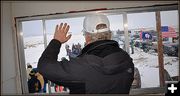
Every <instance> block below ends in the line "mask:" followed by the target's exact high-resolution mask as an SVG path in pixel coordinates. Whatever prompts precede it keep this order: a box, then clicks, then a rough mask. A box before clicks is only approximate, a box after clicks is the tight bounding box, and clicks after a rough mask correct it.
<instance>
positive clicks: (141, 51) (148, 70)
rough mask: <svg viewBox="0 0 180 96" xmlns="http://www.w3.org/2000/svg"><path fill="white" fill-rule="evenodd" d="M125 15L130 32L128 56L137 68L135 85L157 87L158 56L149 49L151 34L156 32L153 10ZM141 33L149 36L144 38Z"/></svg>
mask: <svg viewBox="0 0 180 96" xmlns="http://www.w3.org/2000/svg"><path fill="white" fill-rule="evenodd" d="M127 17H128V29H129V31H130V32H131V33H130V40H129V41H130V47H129V48H130V56H131V57H132V58H133V62H134V65H135V67H136V68H137V70H136V71H138V70H139V74H137V77H138V78H139V79H138V78H137V84H136V86H139V88H147V87H159V86H160V85H159V84H160V83H159V68H158V56H157V53H156V52H154V51H153V50H151V49H150V47H151V43H152V41H151V40H152V34H156V20H155V19H156V18H155V12H146V13H132V14H128V15H127ZM152 32H154V33H152ZM143 33H147V35H151V37H149V38H147V39H146V38H144V37H145V36H144V35H143ZM138 75H140V76H138ZM138 84H139V85H138ZM134 86H135V84H134Z"/></svg>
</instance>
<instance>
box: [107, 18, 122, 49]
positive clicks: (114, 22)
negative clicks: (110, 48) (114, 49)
mask: <svg viewBox="0 0 180 96" xmlns="http://www.w3.org/2000/svg"><path fill="white" fill-rule="evenodd" d="M107 17H108V19H109V22H110V29H111V31H112V39H113V40H115V41H117V42H118V43H119V47H120V48H122V49H124V50H125V43H124V42H125V36H124V27H123V16H122V15H108V16H107Z"/></svg>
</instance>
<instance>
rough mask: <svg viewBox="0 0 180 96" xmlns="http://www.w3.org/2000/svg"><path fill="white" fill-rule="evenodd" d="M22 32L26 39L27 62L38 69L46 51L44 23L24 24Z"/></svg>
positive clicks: (37, 21)
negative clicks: (40, 59) (39, 61)
mask: <svg viewBox="0 0 180 96" xmlns="http://www.w3.org/2000/svg"><path fill="white" fill-rule="evenodd" d="M22 32H23V39H24V51H25V62H26V64H31V65H32V67H33V68H36V67H37V63H38V60H39V58H40V56H41V54H42V52H43V51H44V41H43V27H42V21H41V20H36V21H25V22H22Z"/></svg>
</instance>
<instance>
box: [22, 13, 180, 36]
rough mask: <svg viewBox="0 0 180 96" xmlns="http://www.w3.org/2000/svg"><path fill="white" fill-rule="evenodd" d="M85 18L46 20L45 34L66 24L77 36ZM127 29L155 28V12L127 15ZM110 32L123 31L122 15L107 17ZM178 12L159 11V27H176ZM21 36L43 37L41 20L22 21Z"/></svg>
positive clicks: (51, 32)
mask: <svg viewBox="0 0 180 96" xmlns="http://www.w3.org/2000/svg"><path fill="white" fill-rule="evenodd" d="M84 18H85V17H76V18H66V19H52V20H46V21H45V24H46V32H47V34H54V31H55V26H56V24H60V23H61V22H64V23H65V22H66V23H68V24H69V25H70V30H69V32H70V33H71V34H72V35H74V34H79V33H80V32H82V29H83V20H84ZM127 18H128V19H127V20H128V29H137V28H149V27H155V26H156V20H155V19H156V18H155V12H146V13H132V14H128V15H127ZM108 19H109V21H110V29H111V30H118V29H120V30H123V17H122V15H108ZM178 21H179V20H178V11H177V10H174V11H161V25H162V26H178ZM22 28H23V36H24V37H29V36H38V35H43V26H42V20H34V21H24V22H22Z"/></svg>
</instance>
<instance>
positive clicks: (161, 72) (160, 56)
mask: <svg viewBox="0 0 180 96" xmlns="http://www.w3.org/2000/svg"><path fill="white" fill-rule="evenodd" d="M156 30H157V33H158V62H159V77H160V78H159V81H160V87H164V86H165V80H164V62H163V61H164V59H163V44H162V33H161V17H160V11H156Z"/></svg>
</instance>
